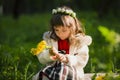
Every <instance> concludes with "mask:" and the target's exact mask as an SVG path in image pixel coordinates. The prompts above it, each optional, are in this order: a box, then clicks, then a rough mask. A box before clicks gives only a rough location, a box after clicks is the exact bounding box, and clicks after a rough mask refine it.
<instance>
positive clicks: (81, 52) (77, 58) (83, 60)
mask: <svg viewBox="0 0 120 80" xmlns="http://www.w3.org/2000/svg"><path fill="white" fill-rule="evenodd" d="M88 52H89V49H88V46H87V45H85V46H82V47H81V48H80V49H78V50H77V51H76V53H75V54H71V55H67V58H68V61H69V62H68V65H71V66H79V67H81V68H83V67H85V65H86V64H87V62H88V59H89V54H88Z"/></svg>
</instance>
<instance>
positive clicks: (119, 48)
mask: <svg viewBox="0 0 120 80" xmlns="http://www.w3.org/2000/svg"><path fill="white" fill-rule="evenodd" d="M62 5H66V6H69V7H71V8H72V9H73V10H74V11H75V12H76V14H77V17H78V19H79V20H80V21H81V22H82V23H83V25H84V27H85V31H86V34H87V35H90V36H91V37H92V39H93V42H92V44H91V45H90V46H89V49H90V50H89V51H90V52H89V54H90V58H89V62H88V64H87V65H86V67H85V72H86V73H91V72H95V73H97V72H109V71H112V72H114V73H120V64H119V63H120V15H119V14H120V0H50V1H49V2H47V1H46V0H3V1H0V74H1V75H0V79H1V80H6V79H7V80H31V78H32V76H33V75H34V74H35V73H37V72H38V71H39V70H40V69H41V68H42V67H43V66H44V65H41V64H40V63H39V62H38V60H37V57H36V56H33V55H32V54H31V53H30V49H31V48H32V47H36V45H37V43H38V42H39V41H41V40H42V34H43V33H44V32H45V31H48V30H49V21H50V18H51V16H52V14H51V11H52V9H53V8H56V7H58V6H62Z"/></svg>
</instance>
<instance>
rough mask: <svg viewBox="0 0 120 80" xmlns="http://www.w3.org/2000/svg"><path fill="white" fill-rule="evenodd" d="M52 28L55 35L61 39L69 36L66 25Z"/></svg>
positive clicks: (68, 29)
mask: <svg viewBox="0 0 120 80" xmlns="http://www.w3.org/2000/svg"><path fill="white" fill-rule="evenodd" d="M54 30H55V33H56V35H57V36H58V37H59V38H60V39H61V40H65V39H67V38H69V36H70V28H68V27H63V26H57V27H54Z"/></svg>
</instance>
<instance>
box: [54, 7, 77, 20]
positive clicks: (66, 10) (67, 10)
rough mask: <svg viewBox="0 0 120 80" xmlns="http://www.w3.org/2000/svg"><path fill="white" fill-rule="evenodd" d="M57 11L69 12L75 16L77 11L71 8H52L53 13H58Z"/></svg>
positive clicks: (68, 13)
mask: <svg viewBox="0 0 120 80" xmlns="http://www.w3.org/2000/svg"><path fill="white" fill-rule="evenodd" d="M57 13H62V14H67V15H70V16H72V17H74V18H75V17H76V13H75V12H74V11H72V10H70V9H64V8H57V9H53V10H52V14H57Z"/></svg>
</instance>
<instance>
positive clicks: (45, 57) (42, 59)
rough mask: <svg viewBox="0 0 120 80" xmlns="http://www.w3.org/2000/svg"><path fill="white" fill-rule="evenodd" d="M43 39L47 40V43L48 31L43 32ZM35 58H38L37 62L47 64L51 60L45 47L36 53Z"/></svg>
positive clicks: (48, 42)
mask: <svg viewBox="0 0 120 80" xmlns="http://www.w3.org/2000/svg"><path fill="white" fill-rule="evenodd" d="M43 40H45V41H46V42H47V44H48V45H49V44H50V43H51V42H50V38H49V32H45V33H44V34H43ZM37 58H38V60H39V62H40V63H41V64H47V63H50V62H52V61H53V60H52V59H51V58H50V54H49V50H48V49H45V50H44V51H43V52H42V53H40V54H38V55H37Z"/></svg>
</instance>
